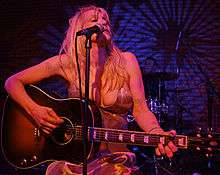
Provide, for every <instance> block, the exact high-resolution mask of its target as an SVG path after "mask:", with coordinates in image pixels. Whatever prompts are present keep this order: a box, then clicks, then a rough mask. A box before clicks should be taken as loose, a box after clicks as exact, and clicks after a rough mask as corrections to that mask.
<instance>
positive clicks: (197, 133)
mask: <svg viewBox="0 0 220 175" xmlns="http://www.w3.org/2000/svg"><path fill="white" fill-rule="evenodd" d="M201 132H202V128H201V127H199V128H197V129H196V136H197V137H201Z"/></svg>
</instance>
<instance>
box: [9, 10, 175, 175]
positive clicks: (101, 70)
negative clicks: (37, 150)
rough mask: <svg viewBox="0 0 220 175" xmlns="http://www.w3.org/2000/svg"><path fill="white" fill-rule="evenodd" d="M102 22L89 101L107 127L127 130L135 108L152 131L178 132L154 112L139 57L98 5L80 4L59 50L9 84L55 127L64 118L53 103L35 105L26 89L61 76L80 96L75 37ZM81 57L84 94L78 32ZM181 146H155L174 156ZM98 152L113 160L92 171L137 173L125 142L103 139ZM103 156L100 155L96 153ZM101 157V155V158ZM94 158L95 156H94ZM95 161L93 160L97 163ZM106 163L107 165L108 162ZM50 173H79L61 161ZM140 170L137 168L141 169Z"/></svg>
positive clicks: (44, 125)
mask: <svg viewBox="0 0 220 175" xmlns="http://www.w3.org/2000/svg"><path fill="white" fill-rule="evenodd" d="M94 25H99V26H103V29H104V31H103V32H102V33H100V34H93V35H92V38H91V40H92V49H91V63H90V64H91V67H90V83H89V84H90V94H89V98H90V100H93V101H95V103H96V104H97V105H98V106H99V109H100V111H101V114H102V121H103V127H106V128H115V129H126V127H127V123H126V120H125V118H124V116H125V114H126V113H127V112H128V110H129V109H131V108H132V111H133V115H134V117H135V120H136V121H137V123H138V125H139V126H140V127H141V128H142V129H143V130H144V131H145V132H147V133H152V134H170V135H175V131H170V132H164V131H163V130H162V129H161V128H160V126H159V124H158V122H157V120H156V118H155V116H154V115H153V113H152V112H151V111H150V110H149V109H148V107H147V104H146V102H145V94H144V87H143V82H142V76H141V71H140V68H139V65H138V62H137V60H136V58H135V56H134V55H133V54H132V53H130V52H122V51H121V50H119V49H118V48H117V47H116V46H115V45H114V44H113V42H112V34H111V31H110V24H109V17H108V14H107V12H106V11H105V10H104V9H102V8H98V7H95V6H89V7H84V8H81V9H80V10H79V11H78V12H77V13H76V14H75V16H73V17H72V18H71V19H70V21H69V29H68V31H67V34H66V37H65V39H64V42H63V44H62V48H61V51H60V54H59V55H57V56H54V57H52V58H49V59H47V60H45V61H43V62H42V63H40V64H38V65H35V66H33V67H30V68H28V69H26V70H23V71H21V72H19V73H17V74H15V75H13V76H11V77H9V78H8V79H7V80H6V82H5V89H6V90H7V92H8V93H9V95H10V96H11V98H13V99H14V100H15V101H16V102H18V103H19V104H20V105H21V106H22V107H23V108H24V109H25V110H26V111H27V112H28V113H29V114H30V115H31V116H32V117H33V120H34V121H35V123H36V125H38V126H39V128H41V130H42V132H44V133H45V134H51V132H52V131H53V129H55V128H56V127H58V126H59V125H60V124H61V123H62V122H63V121H62V119H60V117H59V116H57V114H56V113H55V112H54V111H53V110H52V109H51V108H48V107H45V106H40V105H38V104H36V103H35V102H34V101H33V100H32V99H31V98H30V97H29V96H28V94H27V93H26V91H25V89H24V85H25V84H33V83H36V82H39V81H41V80H42V79H45V78H48V77H51V76H54V75H58V76H61V77H62V78H64V79H65V80H66V82H67V86H68V95H69V97H79V95H80V92H79V81H78V80H79V75H78V72H77V63H76V61H75V60H76V59H75V47H74V41H75V37H76V32H77V31H80V30H82V29H85V28H88V27H91V26H94ZM77 45H78V49H77V52H78V58H79V66H80V76H81V80H82V83H81V86H82V94H84V87H85V84H84V80H85V73H84V72H85V71H84V70H85V56H86V52H85V36H80V37H78V43H77ZM176 150H177V148H176V147H175V146H174V144H173V143H172V142H169V143H168V145H165V146H163V145H162V144H159V145H158V147H157V148H156V154H157V155H164V154H166V155H167V156H168V157H172V156H173V153H174V152H176ZM99 153H100V154H99V156H100V155H101V156H104V155H103V154H101V153H105V155H107V157H109V156H110V158H111V159H112V160H115V161H113V162H111V164H108V165H106V166H103V167H100V168H99V169H96V170H94V171H93V173H94V174H103V172H105V174H106V172H109V173H108V174H132V173H134V172H135V171H136V169H135V166H134V162H135V161H134V160H135V159H134V158H135V156H134V154H132V153H130V152H129V150H128V149H127V147H126V145H123V144H107V143H102V144H101V145H100V149H99ZM123 156H125V157H126V160H127V162H126V163H124V162H123V163H122V162H118V161H116V160H117V157H123ZM96 157H98V156H96ZM98 160H100V159H98ZM94 162H95V161H94ZM94 162H91V163H90V164H91V165H92V164H93V163H94ZM103 165H104V164H103ZM47 174H74V165H72V164H70V163H67V162H63V161H58V162H54V163H52V164H51V165H50V166H49V167H48V170H47ZM136 174H137V172H136Z"/></svg>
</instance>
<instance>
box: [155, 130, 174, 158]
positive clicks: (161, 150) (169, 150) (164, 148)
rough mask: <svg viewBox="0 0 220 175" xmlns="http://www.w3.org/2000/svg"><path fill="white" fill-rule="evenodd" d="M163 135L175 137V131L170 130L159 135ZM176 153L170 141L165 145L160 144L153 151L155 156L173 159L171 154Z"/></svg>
mask: <svg viewBox="0 0 220 175" xmlns="http://www.w3.org/2000/svg"><path fill="white" fill-rule="evenodd" d="M160 134H164V135H170V136H176V131H175V130H171V131H167V132H164V133H160ZM176 151H177V147H176V146H175V145H174V143H173V142H172V141H170V142H169V143H168V144H167V145H163V144H162V143H159V144H158V147H157V148H156V149H155V152H156V155H157V156H163V155H166V156H167V157H168V158H171V157H173V154H174V153H175V152H176Z"/></svg>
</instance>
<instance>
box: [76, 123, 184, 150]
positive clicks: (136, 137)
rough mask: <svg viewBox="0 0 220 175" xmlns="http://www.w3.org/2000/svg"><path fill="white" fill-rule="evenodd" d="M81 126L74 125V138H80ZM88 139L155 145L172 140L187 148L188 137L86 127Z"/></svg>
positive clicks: (178, 145)
mask: <svg viewBox="0 0 220 175" xmlns="http://www.w3.org/2000/svg"><path fill="white" fill-rule="evenodd" d="M82 134H83V133H82V126H76V127H75V135H74V136H75V139H80V140H81V139H82V136H83V135H82ZM88 139H89V140H92V141H95V142H101V141H102V142H112V143H127V144H131V145H142V146H152V147H155V146H157V145H158V144H159V143H162V144H168V142H169V141H172V142H173V143H174V144H175V145H176V146H177V147H178V148H180V149H181V148H182V149H187V146H188V140H187V139H188V138H187V136H184V135H177V136H175V137H172V136H166V135H155V134H147V133H145V132H137V131H128V130H117V129H108V128H96V127H88Z"/></svg>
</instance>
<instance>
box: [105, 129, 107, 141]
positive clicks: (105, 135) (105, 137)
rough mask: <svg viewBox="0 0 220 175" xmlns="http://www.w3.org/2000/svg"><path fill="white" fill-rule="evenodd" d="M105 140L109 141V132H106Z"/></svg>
mask: <svg viewBox="0 0 220 175" xmlns="http://www.w3.org/2000/svg"><path fill="white" fill-rule="evenodd" d="M105 140H108V131H106V132H105Z"/></svg>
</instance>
